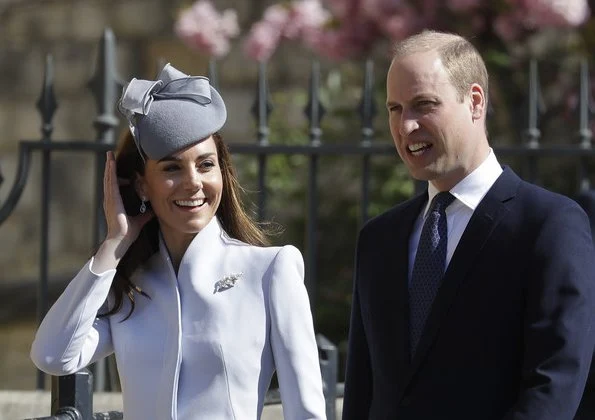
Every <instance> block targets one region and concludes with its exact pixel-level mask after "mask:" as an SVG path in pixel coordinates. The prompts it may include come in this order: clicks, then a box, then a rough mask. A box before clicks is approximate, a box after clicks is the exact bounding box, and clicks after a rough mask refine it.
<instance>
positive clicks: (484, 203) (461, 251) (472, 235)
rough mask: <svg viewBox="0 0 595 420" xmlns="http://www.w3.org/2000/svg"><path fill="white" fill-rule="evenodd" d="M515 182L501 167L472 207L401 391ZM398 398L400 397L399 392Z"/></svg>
mask: <svg viewBox="0 0 595 420" xmlns="http://www.w3.org/2000/svg"><path fill="white" fill-rule="evenodd" d="M519 182H520V178H518V177H517V176H516V175H515V174H514V172H512V170H510V169H509V168H504V172H503V173H502V174H501V175H500V177H499V178H498V179H497V180H496V182H495V183H494V185H493V186H492V188H491V189H490V190H489V191H488V193H487V194H486V196H485V197H484V198H483V199H482V200H481V202H480V203H479V206H478V207H477V208H476V209H475V211H474V213H473V216H471V219H470V220H469V224H468V225H467V227H466V228H465V232H464V233H463V236H462V237H461V240H460V242H459V244H458V245H457V248H456V250H455V252H454V254H453V256H452V259H451V261H450V264H449V265H448V269H447V270H446V273H445V274H444V279H443V280H442V284H441V286H440V289H439V290H438V294H437V295H436V299H435V300H434V304H433V305H432V310H431V312H430V314H429V316H428V319H427V321H426V327H425V329H424V333H423V335H422V337H421V339H420V341H419V344H418V347H417V351H416V352H415V356H414V358H413V360H412V361H411V366H410V369H409V370H408V371H407V373H406V374H405V375H404V383H403V385H404V387H401V388H400V389H401V390H403V391H404V390H405V387H406V386H407V385H408V383H409V382H410V381H411V379H412V377H413V375H414V374H415V372H416V371H417V370H418V369H419V367H420V365H421V363H422V362H423V360H424V359H425V357H426V355H427V353H428V351H429V349H430V347H431V345H432V342H433V341H434V339H435V338H436V336H437V334H438V331H439V330H440V325H441V322H442V321H443V320H444V319H445V317H446V316H448V310H449V308H450V307H451V305H452V302H453V301H454V298H455V296H456V294H457V291H458V289H459V287H460V285H461V284H462V283H463V282H464V280H465V279H466V278H467V276H468V273H469V270H470V269H471V268H472V266H473V264H474V262H475V259H476V258H475V257H476V256H477V255H478V254H479V253H480V252H481V250H482V249H483V247H484V245H485V243H486V242H487V241H488V239H489V238H490V235H491V234H492V232H493V231H494V229H495V228H496V226H497V225H498V223H499V222H500V221H501V220H502V218H503V217H504V216H505V215H506V214H507V212H508V210H507V207H506V205H505V204H504V203H505V202H506V201H508V200H510V199H512V198H513V197H514V195H515V193H516V190H517V188H518V184H519ZM407 313H408V312H407ZM407 342H408V339H407ZM399 398H401V395H400V396H399Z"/></svg>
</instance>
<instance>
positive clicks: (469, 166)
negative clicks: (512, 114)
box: [386, 51, 489, 191]
mask: <svg viewBox="0 0 595 420" xmlns="http://www.w3.org/2000/svg"><path fill="white" fill-rule="evenodd" d="M386 90H387V108H388V113H389V124H390V131H391V134H392V137H393V141H394V143H395V146H396V148H397V152H398V153H399V156H400V157H401V159H402V160H403V162H404V163H405V165H406V166H407V168H408V169H409V172H410V173H411V175H412V176H413V177H414V178H416V179H420V180H426V181H431V182H432V183H433V184H434V185H435V186H436V187H437V188H438V189H439V190H443V191H444V190H449V189H451V188H452V187H453V186H455V185H456V184H457V183H458V182H459V181H461V180H462V179H463V178H464V177H465V176H467V175H468V174H469V173H470V172H472V171H473V170H474V169H475V168H476V167H477V166H479V165H480V164H481V162H483V160H484V159H485V158H486V157H487V153H488V151H489V146H488V145H487V139H485V131H484V128H483V118H478V115H480V116H481V115H483V108H484V107H483V104H484V100H483V91H482V89H481V88H480V87H479V86H478V85H475V84H474V85H473V86H469V91H468V92H466V94H465V95H463V97H461V95H459V93H458V92H457V90H456V89H455V87H454V86H453V85H452V83H451V81H450V79H449V77H448V74H447V72H446V69H445V68H444V66H443V64H442V61H441V60H440V57H439V56H438V53H437V52H436V51H428V52H420V53H414V54H411V55H407V56H404V57H400V58H396V59H395V60H393V62H392V64H391V67H390V69H389V72H388V77H387V84H386ZM478 105H479V106H480V111H481V112H480V113H479V114H478V111H477V106H478ZM479 124H481V126H479Z"/></svg>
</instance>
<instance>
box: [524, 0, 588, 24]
mask: <svg viewBox="0 0 595 420" xmlns="http://www.w3.org/2000/svg"><path fill="white" fill-rule="evenodd" d="M516 1H517V2H519V3H520V4H521V5H522V6H524V8H525V9H526V18H525V24H526V26H527V27H545V26H578V25H581V24H583V23H584V22H585V21H586V20H587V19H588V18H589V16H590V14H591V11H590V9H589V4H588V3H587V0H516Z"/></svg>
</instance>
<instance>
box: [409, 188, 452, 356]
mask: <svg viewBox="0 0 595 420" xmlns="http://www.w3.org/2000/svg"><path fill="white" fill-rule="evenodd" d="M454 199H455V198H454V196H453V195H452V194H451V193H449V192H448V191H445V192H441V193H438V194H436V196H435V197H434V200H432V205H431V206H430V210H429V212H428V216H427V217H426V221H425V223H424V226H423V228H422V230H421V236H420V238H419V245H418V246H417V254H416V255H415V262H414V263H413V272H412V274H411V283H410V285H409V311H410V313H409V332H410V340H409V342H410V345H411V357H413V355H414V354H415V349H416V348H417V344H418V343H419V339H420V337H421V334H422V332H423V329H424V325H425V323H426V318H427V317H428V314H429V312H430V308H431V307H432V302H434V298H435V297H436V292H437V291H438V287H439V286H440V282H441V281H442V277H443V276H444V267H445V266H446V244H447V234H446V232H447V230H446V213H445V210H446V208H447V207H448V206H449V205H450V204H451V203H452V202H453V200H454Z"/></svg>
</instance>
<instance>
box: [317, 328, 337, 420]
mask: <svg viewBox="0 0 595 420" xmlns="http://www.w3.org/2000/svg"><path fill="white" fill-rule="evenodd" d="M316 342H317V344H318V352H319V354H320V357H319V358H320V372H321V374H322V386H323V391H324V400H325V402H326V418H327V419H328V420H331V419H332V420H334V419H335V418H336V414H335V412H336V403H337V378H338V375H337V373H338V370H339V351H338V350H337V346H335V345H334V344H333V343H331V342H330V341H329V340H328V339H327V338H326V337H325V336H324V335H322V334H317V335H316Z"/></svg>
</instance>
